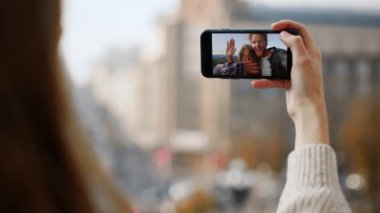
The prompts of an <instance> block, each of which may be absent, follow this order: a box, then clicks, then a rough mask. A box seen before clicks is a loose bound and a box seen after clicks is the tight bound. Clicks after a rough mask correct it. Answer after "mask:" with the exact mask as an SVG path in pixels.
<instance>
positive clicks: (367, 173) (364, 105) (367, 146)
mask: <svg viewBox="0 0 380 213" xmlns="http://www.w3.org/2000/svg"><path fill="white" fill-rule="evenodd" d="M379 126H380V99H379V98H376V96H366V97H361V98H358V99H355V100H354V101H353V104H352V105H351V109H350V110H349V113H348V117H347V119H346V121H345V123H344V125H343V128H342V130H343V131H342V136H343V141H344V144H345V146H344V147H343V149H345V150H346V151H347V156H350V157H349V161H350V162H349V163H350V166H351V167H352V170H353V171H354V172H357V173H360V174H362V175H364V177H365V179H366V188H365V189H366V193H367V195H368V196H369V198H370V199H371V203H372V204H373V205H374V206H373V207H374V212H380V205H379V203H378V202H377V201H378V200H379V187H380V181H379V180H380V175H379V173H380V164H379V162H380V155H379V152H380V131H379Z"/></svg>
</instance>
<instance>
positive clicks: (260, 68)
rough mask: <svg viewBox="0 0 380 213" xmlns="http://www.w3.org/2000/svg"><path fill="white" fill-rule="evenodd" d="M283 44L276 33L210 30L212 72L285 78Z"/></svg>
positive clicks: (285, 60)
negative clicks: (217, 31) (212, 31)
mask: <svg viewBox="0 0 380 213" xmlns="http://www.w3.org/2000/svg"><path fill="white" fill-rule="evenodd" d="M287 57H288V55H287V47H286V46H285V44H284V43H283V42H282V41H281V40H280V37H279V34H278V33H213V34H212V63H213V75H215V76H231V77H279V78H282V77H284V78H286V77H289V75H290V72H289V71H288V67H287V66H288V65H287Z"/></svg>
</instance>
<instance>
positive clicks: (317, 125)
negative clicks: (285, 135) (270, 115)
mask: <svg viewBox="0 0 380 213" xmlns="http://www.w3.org/2000/svg"><path fill="white" fill-rule="evenodd" d="M292 120H293V122H294V125H295V129H296V141H295V146H296V147H299V146H302V145H307V144H319V143H322V144H329V143H330V139H329V130H328V118H327V111H326V105H325V103H324V101H320V102H317V103H313V104H311V103H309V104H304V105H303V106H302V107H299V108H298V110H297V112H296V113H294V115H293V116H292Z"/></svg>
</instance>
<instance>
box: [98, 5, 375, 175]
mask: <svg viewBox="0 0 380 213" xmlns="http://www.w3.org/2000/svg"><path fill="white" fill-rule="evenodd" d="M280 19H293V20H297V21H300V22H303V23H305V24H306V25H307V26H308V27H309V29H310V31H311V32H312V34H313V36H314V38H315V41H316V42H317V44H318V46H319V47H320V48H321V50H322V53H323V57H324V58H323V66H324V72H325V74H324V77H325V90H326V98H327V104H328V111H329V115H330V128H331V139H332V141H333V143H336V142H338V140H339V134H338V133H339V131H338V130H339V128H340V125H342V122H343V121H344V118H345V116H346V113H347V107H345V106H347V105H349V104H350V102H351V101H352V100H353V99H354V97H355V96H357V97H360V96H365V95H373V94H377V95H378V94H379V93H380V86H379V85H380V84H379V83H380V62H379V61H380V60H379V57H380V28H379V26H380V15H376V14H372V15H368V14H364V13H363V14H360V13H357V12H356V13H353V12H352V11H337V10H323V11H321V10H311V9H305V10H303V9H301V8H298V9H297V8H295V9H289V8H286V9H281V8H276V7H269V6H266V5H262V4H256V3H255V2H254V1H243V0H202V1H201V0H182V1H181V4H180V8H179V11H177V13H176V14H175V15H172V16H167V17H161V18H160V19H159V21H158V22H157V29H158V31H157V34H155V35H152V40H154V41H155V42H156V43H157V46H156V48H155V49H153V50H150V48H149V47H145V46H144V47H143V50H142V51H138V53H136V51H135V52H134V53H135V55H137V56H138V61H137V62H136V63H134V65H133V66H129V67H128V68H126V69H122V70H119V71H117V69H115V68H111V67H110V66H109V65H107V66H103V68H104V70H105V71H104V72H103V71H99V72H98V73H100V74H99V75H100V76H99V77H98V78H97V79H98V80H97V81H101V82H102V83H99V85H104V81H107V82H108V85H111V84H110V82H111V81H112V82H113V83H112V85H115V82H117V83H116V85H119V87H118V86H112V87H116V88H113V89H112V91H119V92H116V93H117V94H118V95H115V96H113V95H112V94H114V92H111V93H109V92H108V93H107V92H106V93H105V94H103V95H101V94H102V91H98V93H97V94H98V95H97V96H98V97H103V99H104V102H107V103H109V104H110V108H113V111H114V112H115V114H117V115H118V116H122V118H121V122H122V126H123V128H124V129H125V130H126V132H127V134H128V135H129V136H131V137H132V138H134V139H135V141H136V143H138V145H139V146H141V147H144V148H145V149H148V150H151V151H155V150H158V149H161V148H165V149H167V150H169V152H170V155H172V157H171V165H170V166H169V167H171V169H173V171H176V172H177V173H178V174H180V175H184V174H190V173H191V172H194V171H197V172H207V171H209V170H210V166H211V167H212V166H214V167H215V168H218V167H220V166H223V165H224V163H223V159H227V158H230V157H234V156H239V157H242V158H243V159H245V160H246V161H247V163H248V166H249V167H250V168H255V167H256V166H257V165H258V164H260V162H262V161H268V162H269V164H270V165H271V167H273V168H274V169H275V170H277V171H280V170H281V169H282V168H283V165H284V163H285V156H286V154H285V153H287V152H288V151H289V150H291V149H292V148H293V140H294V130H293V125H292V123H291V122H290V119H289V118H288V116H287V113H286V105H285V95H284V91H281V90H277V89H271V90H265V91H258V90H252V89H250V85H249V81H247V80H222V79H205V78H203V77H202V76H201V73H200V49H199V47H200V42H199V39H200V34H201V32H202V31H203V30H204V29H208V28H236V29H239V28H243V29H253V28H260V29H268V28H269V27H270V24H271V23H272V22H274V21H276V20H280ZM247 42H248V41H247ZM147 46H149V45H147ZM111 54H114V53H111ZM113 63H116V62H113ZM116 64H118V63H116ZM110 69H112V70H116V71H112V72H111V73H110V72H108V71H107V70H110ZM102 73H103V74H102ZM105 73H108V74H105ZM102 75H103V76H102ZM95 82H96V81H95ZM95 82H94V83H95ZM97 88H101V87H97ZM108 89H109V88H107V89H103V93H104V91H105V90H108ZM101 90H102V89H101ZM123 93H124V96H123ZM100 99H102V98H100ZM337 106H341V107H337ZM210 156H218V157H217V158H218V159H219V160H220V161H218V160H217V161H216V162H214V161H212V160H211V161H210V160H209V157H210ZM213 163H214V164H215V165H212V164H213ZM214 167H213V168H214Z"/></svg>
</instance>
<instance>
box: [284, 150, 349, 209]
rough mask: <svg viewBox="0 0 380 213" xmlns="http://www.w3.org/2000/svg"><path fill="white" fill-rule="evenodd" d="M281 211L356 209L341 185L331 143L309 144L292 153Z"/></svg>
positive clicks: (289, 159) (289, 157) (289, 158)
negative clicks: (345, 196)
mask: <svg viewBox="0 0 380 213" xmlns="http://www.w3.org/2000/svg"><path fill="white" fill-rule="evenodd" d="M277 212H279V213H280V212H281V213H283V212H344V213H346V212H352V211H351V209H350V207H349V205H348V203H347V201H346V199H345V198H344V195H343V192H342V190H341V188H340V185H339V181H338V171H337V162H336V155H335V152H334V150H333V149H332V148H331V146H329V145H324V144H315V145H305V146H301V147H300V148H297V149H295V150H294V151H293V152H292V153H290V154H289V156H288V171H287V180H286V183H285V188H284V190H283V192H282V195H281V198H280V202H279V205H278V208H277Z"/></svg>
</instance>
